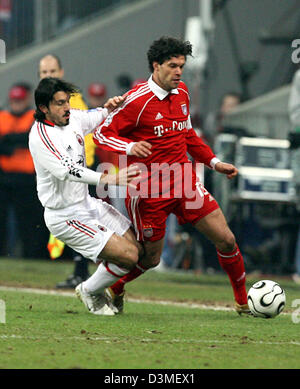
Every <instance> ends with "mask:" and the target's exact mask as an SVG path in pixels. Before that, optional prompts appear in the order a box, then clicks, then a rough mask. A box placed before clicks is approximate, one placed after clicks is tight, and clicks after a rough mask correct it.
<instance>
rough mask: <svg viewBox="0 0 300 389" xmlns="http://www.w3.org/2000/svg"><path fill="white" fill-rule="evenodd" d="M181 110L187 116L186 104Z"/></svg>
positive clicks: (182, 105)
mask: <svg viewBox="0 0 300 389" xmlns="http://www.w3.org/2000/svg"><path fill="white" fill-rule="evenodd" d="M181 110H182V113H183V114H184V115H187V106H186V104H181Z"/></svg>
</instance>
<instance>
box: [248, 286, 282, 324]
mask: <svg viewBox="0 0 300 389" xmlns="http://www.w3.org/2000/svg"><path fill="white" fill-rule="evenodd" d="M285 301H286V299H285V293H284V290H283V289H282V287H281V286H280V285H279V284H278V283H277V282H274V281H270V280H262V281H258V282H256V283H255V284H254V285H252V287H251V288H250V289H249V292H248V305H249V309H250V311H251V312H252V314H253V315H254V316H257V317H264V318H266V319H267V318H270V317H275V316H277V315H279V314H280V312H281V311H282V310H283V308H284V306H285Z"/></svg>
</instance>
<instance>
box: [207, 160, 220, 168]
mask: <svg viewBox="0 0 300 389" xmlns="http://www.w3.org/2000/svg"><path fill="white" fill-rule="evenodd" d="M218 162H221V161H220V160H219V158H217V157H214V158H213V159H212V160H211V161H210V163H209V164H210V166H211V168H212V169H215V166H216V164H217V163H218Z"/></svg>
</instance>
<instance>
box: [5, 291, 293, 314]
mask: <svg viewBox="0 0 300 389" xmlns="http://www.w3.org/2000/svg"><path fill="white" fill-rule="evenodd" d="M0 291H3V292H5V291H7V292H9V291H10V292H24V293H34V294H42V295H48V296H65V297H76V296H75V293H74V292H67V291H58V290H53V289H39V288H23V287H14V286H0ZM125 301H128V302H130V303H146V304H159V305H170V306H175V307H182V308H192V309H194V308H198V309H209V310H213V311H227V312H228V311H235V309H234V308H230V307H224V306H222V305H208V304H198V303H194V302H189V303H188V302H178V301H169V300H151V299H136V298H130V297H129V298H127V299H126V300H125ZM280 315H289V313H287V312H282V313H281V314H280Z"/></svg>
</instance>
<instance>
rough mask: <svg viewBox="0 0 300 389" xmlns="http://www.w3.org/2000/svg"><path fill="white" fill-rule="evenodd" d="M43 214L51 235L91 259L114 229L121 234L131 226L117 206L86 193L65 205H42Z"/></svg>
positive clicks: (95, 259)
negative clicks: (83, 196) (78, 199)
mask: <svg viewBox="0 0 300 389" xmlns="http://www.w3.org/2000/svg"><path fill="white" fill-rule="evenodd" d="M44 218H45V223H46V226H47V227H48V229H49V231H50V232H51V233H52V235H54V236H55V237H56V238H57V239H59V240H61V241H62V242H64V243H65V244H66V245H68V246H69V247H71V248H72V249H73V250H75V251H76V252H78V253H80V254H81V255H82V256H83V257H85V258H89V259H91V260H92V261H94V262H96V261H97V258H98V257H99V254H100V253H101V251H102V250H103V248H104V246H105V245H106V243H107V241H108V240H109V238H110V237H111V236H112V235H113V234H114V233H115V234H117V235H120V236H122V235H124V234H125V232H126V231H127V230H128V229H129V228H130V226H131V222H130V220H129V219H127V218H126V217H125V216H124V215H122V214H121V213H120V212H119V211H118V210H117V209H115V208H114V207H112V206H111V205H109V204H107V203H106V202H104V201H102V200H100V199H96V198H94V197H90V196H89V197H88V198H87V199H86V200H85V201H83V202H81V203H78V204H75V205H73V206H71V207H68V208H64V209H49V208H46V209H45V213H44Z"/></svg>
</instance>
